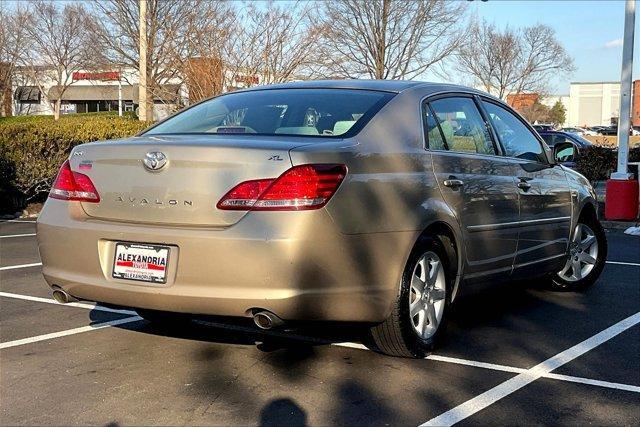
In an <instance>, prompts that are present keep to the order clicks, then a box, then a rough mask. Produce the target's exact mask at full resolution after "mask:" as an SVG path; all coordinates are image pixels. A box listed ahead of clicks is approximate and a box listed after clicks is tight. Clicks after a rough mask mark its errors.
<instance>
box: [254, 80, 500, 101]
mask: <svg viewBox="0 0 640 427" xmlns="http://www.w3.org/2000/svg"><path fill="white" fill-rule="evenodd" d="M418 86H419V87H420V88H424V89H428V92H430V93H436V92H446V91H455V92H468V93H476V94H478V95H484V96H489V97H491V98H495V97H493V96H491V95H489V94H487V93H485V92H482V91H479V90H476V89H473V88H470V87H466V86H460V85H453V84H448V83H434V82H421V81H415V80H369V79H345V80H306V81H299V82H288V83H279V84H273V85H264V86H253V87H251V88H248V89H243V90H242V91H243V92H244V91H255V90H269V89H361V90H378V91H384V92H393V93H400V92H402V91H404V90H407V89H410V88H414V87H418Z"/></svg>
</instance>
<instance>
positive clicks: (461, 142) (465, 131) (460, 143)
mask: <svg viewBox="0 0 640 427" xmlns="http://www.w3.org/2000/svg"><path fill="white" fill-rule="evenodd" d="M430 104H431V107H432V109H433V111H434V113H435V115H436V119H437V121H438V125H439V127H440V130H441V132H442V135H443V136H444V141H445V143H446V146H447V147H448V149H449V150H450V151H458V152H466V153H478V154H496V151H495V148H494V146H493V143H492V141H491V135H490V134H489V130H488V129H487V126H486V125H485V122H484V120H483V118H482V116H481V115H480V112H479V111H478V108H477V107H476V104H475V102H474V101H473V99H471V98H444V99H438V100H436V101H431V103H430ZM429 136H431V134H429Z"/></svg>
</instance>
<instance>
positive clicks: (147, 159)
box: [142, 151, 167, 171]
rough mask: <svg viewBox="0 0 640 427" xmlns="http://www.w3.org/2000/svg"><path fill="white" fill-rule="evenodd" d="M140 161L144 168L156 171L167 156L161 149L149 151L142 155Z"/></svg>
mask: <svg viewBox="0 0 640 427" xmlns="http://www.w3.org/2000/svg"><path fill="white" fill-rule="evenodd" d="M142 163H144V167H145V168H147V169H149V170H151V171H157V170H160V169H162V168H163V167H164V165H166V164H167V156H165V155H164V153H163V152H161V151H150V152H148V153H147V154H146V155H145V156H144V159H142Z"/></svg>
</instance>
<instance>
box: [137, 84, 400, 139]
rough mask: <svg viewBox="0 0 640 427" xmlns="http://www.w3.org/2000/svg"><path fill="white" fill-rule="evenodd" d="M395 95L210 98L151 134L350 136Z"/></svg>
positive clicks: (289, 92)
mask: <svg viewBox="0 0 640 427" xmlns="http://www.w3.org/2000/svg"><path fill="white" fill-rule="evenodd" d="M392 97H393V94H391V93H386V92H377V91H368V90H347V89H269V90H255V91H247V92H234V93H229V94H226V95H222V96H219V97H217V98H213V99H210V100H208V101H205V102H203V103H201V104H198V105H196V106H194V107H192V108H189V109H187V110H185V111H184V112H182V113H179V114H177V115H175V116H173V117H171V118H170V119H168V120H166V121H164V122H162V123H160V124H159V125H157V126H155V127H154V128H151V129H150V130H148V131H147V132H146V133H145V134H146V135H158V134H191V133H211V134H236V135H237V134H243V135H250V134H257V135H305V136H317V137H334V136H339V137H343V136H347V134H349V135H351V134H354V133H355V132H357V131H358V130H359V129H362V127H364V125H365V124H366V123H367V122H368V121H369V120H370V119H371V118H372V117H373V116H374V115H375V114H376V113H377V112H378V111H379V110H380V108H382V106H383V105H384V104H386V103H387V102H388V101H389V100H390V99H391V98H392Z"/></svg>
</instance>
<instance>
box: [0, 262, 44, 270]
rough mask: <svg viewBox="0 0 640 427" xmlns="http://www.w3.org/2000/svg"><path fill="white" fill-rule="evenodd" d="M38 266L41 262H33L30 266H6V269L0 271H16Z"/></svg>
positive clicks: (1, 268)
mask: <svg viewBox="0 0 640 427" xmlns="http://www.w3.org/2000/svg"><path fill="white" fill-rule="evenodd" d="M38 265H42V263H41V262H34V263H31V264H21V265H7V266H6V267H0V271H5V270H16V269H18V268H27V267H36V266H38Z"/></svg>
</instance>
